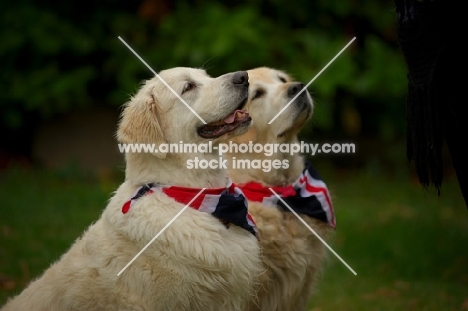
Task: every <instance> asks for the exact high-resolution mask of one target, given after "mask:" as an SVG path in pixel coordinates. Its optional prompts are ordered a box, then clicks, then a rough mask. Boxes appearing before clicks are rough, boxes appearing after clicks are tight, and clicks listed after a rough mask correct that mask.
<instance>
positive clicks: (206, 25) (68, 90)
mask: <svg viewBox="0 0 468 311" xmlns="http://www.w3.org/2000/svg"><path fill="white" fill-rule="evenodd" d="M362 2H363V1H361V3H360V4H359V5H357V4H356V3H354V2H346V3H343V2H338V1H317V2H315V3H309V2H308V1H297V3H294V4H293V3H290V4H285V3H284V2H281V1H273V0H270V1H258V0H257V1H249V2H246V3H238V2H232V3H231V2H225V3H224V4H221V3H219V2H216V1H196V2H194V1H188V0H185V1H178V2H176V4H173V5H172V7H170V9H169V11H168V13H167V14H165V15H164V16H163V17H162V18H158V19H156V18H152V19H151V18H147V19H143V18H142V17H140V16H139V15H138V12H139V11H138V9H139V8H141V7H140V6H141V5H142V3H140V4H132V5H130V4H127V3H124V2H123V1H117V2H109V3H107V2H103V3H100V4H95V6H94V7H88V8H86V9H81V8H79V7H78V6H77V5H74V4H73V3H68V4H61V5H55V6H47V5H45V4H42V5H41V4H32V3H28V2H21V1H20V2H14V3H9V4H5V6H6V8H5V10H2V12H1V13H0V18H1V19H2V20H3V21H4V23H5V26H4V27H2V30H0V40H1V42H2V45H1V47H0V59H1V60H2V66H3V70H2V74H1V76H0V79H1V83H2V86H3V92H2V93H1V94H0V112H1V114H2V117H1V118H2V119H1V122H2V123H4V124H6V126H7V127H21V126H22V125H24V124H23V123H22V122H24V115H25V114H33V115H35V116H37V118H39V119H41V120H42V119H46V118H48V117H50V116H53V115H54V114H55V113H60V112H67V111H71V110H72V109H73V108H75V107H80V106H84V105H90V104H96V103H100V104H102V103H104V104H110V105H115V106H119V105H121V104H122V103H124V102H125V101H126V100H127V99H128V96H129V94H132V93H133V92H135V91H136V90H137V88H138V85H139V83H140V81H141V80H143V79H147V78H150V77H151V76H152V73H151V71H149V70H148V69H147V68H146V67H145V66H144V65H143V64H142V63H141V62H140V60H138V59H137V58H136V57H135V56H134V55H133V54H132V53H131V52H130V51H129V50H128V49H127V48H126V47H125V46H124V45H123V44H122V43H121V42H120V41H119V40H118V39H117V37H118V36H121V37H122V38H123V39H124V40H125V41H126V42H127V43H128V44H129V45H130V46H132V47H133V48H134V49H135V51H136V52H137V53H139V54H140V55H141V56H142V57H143V59H145V60H146V62H147V63H148V64H149V65H150V66H152V68H154V69H155V70H156V71H159V70H161V69H166V68H170V67H174V66H191V67H203V68H206V69H207V71H208V73H209V74H211V75H213V76H217V75H220V74H223V73H226V72H229V71H236V70H246V69H250V68H253V67H257V66H270V67H275V68H279V69H283V70H285V71H287V72H289V73H290V74H292V75H293V76H294V77H296V78H297V79H298V80H301V81H303V82H304V83H307V82H308V81H310V80H311V79H312V78H313V77H314V76H315V75H316V74H317V73H318V72H319V71H320V70H321V69H322V68H323V66H325V65H326V64H327V63H328V62H329V61H330V60H331V59H332V58H333V57H334V56H335V55H336V54H337V53H338V52H339V51H340V50H341V49H342V48H343V47H344V46H345V45H346V44H347V43H348V42H349V41H350V40H351V39H352V38H353V37H354V36H356V37H357V40H356V41H355V42H354V43H353V44H352V45H351V46H350V47H349V48H348V49H347V50H345V51H344V52H343V53H342V55H341V56H340V57H339V58H337V59H336V61H335V62H334V63H333V64H331V65H330V67H328V68H327V69H326V70H325V71H324V72H323V73H322V74H321V75H320V76H319V77H318V78H317V80H316V81H314V82H313V83H312V85H311V86H310V88H309V90H310V91H311V92H312V93H313V94H314V98H316V99H317V103H318V104H319V106H320V107H317V109H316V115H315V123H314V125H315V126H316V127H318V128H323V129H327V130H331V129H333V128H336V127H337V126H339V124H337V122H338V121H337V120H336V119H334V117H333V115H334V114H336V111H338V110H339V109H340V103H339V102H340V100H341V98H340V96H337V90H341V92H342V93H344V94H347V96H346V97H347V98H348V101H349V98H354V101H352V102H351V103H350V105H351V106H353V107H354V109H355V110H358V111H360V113H361V114H363V117H366V111H365V110H363V109H361V108H360V106H359V105H360V101H361V100H364V101H366V102H370V103H374V104H375V105H377V106H379V107H381V109H380V110H378V111H379V114H378V115H372V116H371V117H372V118H376V119H377V120H382V121H384V120H386V119H388V114H387V113H386V112H387V111H389V110H395V109H394V108H392V107H396V106H397V107H400V108H396V109H397V111H398V113H402V112H403V109H404V96H405V90H406V75H405V68H404V62H403V60H402V57H401V55H400V51H399V50H398V48H397V46H396V43H395V34H394V12H393V5H392V2H391V1H389V2H383V3H381V2H375V1H370V0H367V1H364V3H362ZM167 3H168V2H167ZM169 6H170V5H169ZM338 112H339V111H338ZM398 113H396V114H391V116H392V118H394V117H397V118H402V115H398ZM403 113H404V112H403ZM391 121H395V122H387V123H388V124H396V125H398V128H396V129H395V131H396V132H398V131H399V132H402V131H403V126H402V123H401V122H398V120H394V119H392V120H391ZM377 130H379V129H377Z"/></svg>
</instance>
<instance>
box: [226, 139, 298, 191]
mask: <svg viewBox="0 0 468 311" xmlns="http://www.w3.org/2000/svg"><path fill="white" fill-rule="evenodd" d="M296 142H297V139H295V138H291V139H290V140H288V141H286V142H282V143H285V144H292V143H296ZM255 143H259V144H262V145H264V144H266V142H264V141H256V142H255ZM233 158H235V160H234V159H233ZM226 159H228V174H229V176H230V177H231V179H232V180H233V182H235V183H239V184H242V183H247V182H251V181H256V182H260V183H262V184H265V185H268V186H287V185H290V184H292V183H294V182H295V181H296V180H297V178H298V177H299V175H300V174H301V172H302V170H303V169H304V158H303V157H302V156H301V155H300V154H294V155H290V154H289V153H273V155H272V156H270V157H268V156H265V155H264V154H263V153H262V154H258V153H230V154H227V155H226ZM239 159H241V160H248V161H249V162H250V163H252V161H253V160H260V161H264V160H269V161H273V160H276V159H277V160H279V161H281V162H282V163H283V161H286V163H287V164H288V168H280V169H275V168H273V167H271V169H270V171H269V172H265V171H264V170H263V168H250V169H240V168H237V169H235V168H233V167H234V166H233V164H234V163H233V162H234V161H237V160H239ZM236 166H237V167H239V165H236Z"/></svg>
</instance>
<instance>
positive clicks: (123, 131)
mask: <svg viewBox="0 0 468 311" xmlns="http://www.w3.org/2000/svg"><path fill="white" fill-rule="evenodd" d="M160 77H161V78H162V79H163V80H164V81H166V82H167V84H168V85H169V86H171V88H172V89H173V90H174V91H175V92H176V93H177V94H178V95H179V96H180V97H181V98H182V99H184V101H185V102H186V103H187V104H188V105H189V106H190V107H191V108H192V109H193V110H194V111H196V112H197V114H198V115H199V116H200V117H201V118H202V119H203V120H206V122H208V124H203V122H202V121H201V120H200V119H199V118H198V117H197V116H196V115H195V114H193V113H192V112H190V111H189V110H188V108H187V107H185V106H184V104H183V103H182V102H181V101H180V99H178V98H177V96H175V95H174V94H173V93H172V92H171V90H170V89H169V88H168V87H167V86H166V85H165V84H164V83H162V81H160V80H159V79H158V77H154V78H152V79H150V80H148V81H146V83H145V84H144V85H143V86H142V87H141V88H140V90H139V91H138V92H137V94H136V96H134V97H133V98H131V100H130V101H129V102H128V103H127V104H126V106H125V108H124V110H123V112H122V116H121V120H120V123H119V127H118V130H117V139H118V141H119V142H120V143H148V144H157V145H162V144H164V143H176V144H178V143H179V142H180V141H183V142H190V143H205V142H207V141H212V142H213V143H219V142H220V141H223V140H225V139H228V138H232V137H233V136H235V135H239V134H242V133H243V132H245V131H246V129H247V128H248V126H249V125H250V120H251V119H250V117H249V116H248V113H245V112H244V111H242V110H241V109H242V108H243V105H244V104H245V102H246V99H247V96H248V85H249V84H248V75H247V73H246V72H245V71H242V72H235V73H229V74H226V75H222V76H220V77H218V78H212V77H210V76H208V75H207V74H206V73H205V71H203V70H200V69H194V68H185V67H178V68H173V69H168V70H165V71H162V72H161V73H160ZM195 156H196V157H198V158H199V159H206V160H217V159H218V154H217V153H202V152H201V153H193V154H184V153H175V152H172V153H171V152H157V153H156V152H153V153H148V152H146V153H144V152H141V153H139V152H129V153H126V172H125V175H126V176H125V181H124V182H123V183H122V184H121V185H120V187H119V188H118V189H117V190H116V191H115V193H114V194H113V196H112V198H111V199H110V200H109V203H108V205H107V207H106V208H105V209H104V211H103V213H102V215H101V217H100V218H99V220H97V221H96V222H95V223H94V224H92V225H91V226H90V227H89V228H88V229H87V230H86V232H84V234H83V235H82V236H81V237H80V238H79V239H77V240H76V242H75V243H74V244H73V245H72V246H71V248H70V249H69V250H68V252H66V253H65V254H64V255H63V256H61V258H60V259H59V260H58V261H57V262H56V263H54V264H53V265H52V266H51V267H50V268H48V269H47V270H46V271H45V272H44V274H43V275H42V276H41V277H39V278H38V279H36V280H35V281H33V282H32V283H31V284H30V285H29V286H28V287H27V288H26V289H25V290H24V291H23V292H22V293H20V294H19V295H18V296H16V297H14V298H12V299H10V300H9V301H8V302H7V304H6V305H5V306H4V308H3V309H2V310H4V311H10V310H14V311H18V310H21V311H22V310H44V311H45V310H47V311H51V310H52V311H54V310H60V311H63V310H86V311H89V310H119V311H122V310H161V311H167V310H187V311H189V310H190V311H193V310H200V311H206V310H216V311H219V310H245V305H246V303H247V302H248V301H249V300H252V299H254V298H253V296H254V294H255V293H254V287H255V286H256V285H255V284H256V279H257V277H258V275H259V274H260V273H261V272H262V271H263V270H262V269H263V267H262V263H261V258H260V251H259V246H258V240H257V238H256V237H255V235H254V234H252V232H251V231H249V230H246V229H245V228H242V227H241V226H238V225H236V224H235V223H230V224H229V223H227V222H226V221H225V219H222V220H223V221H220V220H221V219H218V218H220V217H215V216H213V215H214V214H210V213H208V212H202V211H201V208H200V210H196V209H194V208H187V209H186V210H184V211H183V213H181V214H180V216H179V217H178V218H177V219H176V220H175V221H173V223H171V224H170V226H168V227H167V229H166V230H165V231H164V232H163V233H162V234H161V235H160V236H159V237H158V238H157V239H155V240H154V242H153V243H151V244H150V243H149V242H150V241H151V240H152V239H153V238H155V236H156V234H158V232H160V231H161V230H162V229H163V228H164V227H165V226H166V225H167V224H169V222H170V221H171V220H172V219H173V218H174V217H175V216H176V215H177V214H178V212H180V211H182V209H183V208H184V206H185V204H184V203H181V201H179V200H177V201H176V199H174V198H173V197H171V196H169V195H167V192H164V191H163V190H161V189H168V188H164V187H165V186H178V187H181V189H182V188H183V189H189V190H190V189H192V190H193V189H197V190H198V188H202V187H203V188H205V187H206V188H209V189H208V190H210V189H211V188H213V189H226V187H227V186H229V184H228V183H229V179H228V177H227V172H226V170H225V169H191V170H190V169H187V168H186V162H187V160H188V159H191V158H193V157H195ZM148 183H153V186H154V188H153V187H152V188H151V189H146V190H148V191H144V193H140V195H138V194H137V195H135V191H136V190H137V189H140V190H141V189H144V187H145V185H148ZM196 193H197V192H192V194H191V195H190V196H189V197H190V198H191V197H194V196H195V194H196ZM142 194H143V195H142ZM235 197H236V198H239V197H240V196H239V195H237V196H235ZM130 198H132V200H130ZM129 200H130V201H129ZM242 200H245V199H244V198H243V197H242ZM129 202H130V203H131V204H128V203H129ZM208 207H209V206H208ZM147 245H149V246H148V247H147V248H146V249H144V247H145V246H147ZM141 250H144V251H143V252H142V253H141V255H140V256H139V257H137V258H136V260H135V261H134V262H132V263H131V264H130V265H128V268H126V270H123V268H124V267H125V266H126V265H127V264H128V263H130V262H131V260H132V258H134V256H135V255H137V254H138V253H139V252H140V251H141ZM119 271H120V272H121V273H120V275H118V274H119Z"/></svg>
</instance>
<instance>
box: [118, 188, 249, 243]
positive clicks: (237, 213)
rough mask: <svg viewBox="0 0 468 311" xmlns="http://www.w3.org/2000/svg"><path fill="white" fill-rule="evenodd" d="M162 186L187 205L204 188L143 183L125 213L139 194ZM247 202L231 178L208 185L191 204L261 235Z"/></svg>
mask: <svg viewBox="0 0 468 311" xmlns="http://www.w3.org/2000/svg"><path fill="white" fill-rule="evenodd" d="M158 189H159V190H160V191H162V192H163V193H164V194H166V195H167V196H168V197H171V198H173V199H174V200H176V201H177V202H179V203H181V204H185V205H186V204H188V203H190V201H191V200H192V199H193V198H194V197H195V196H196V195H197V194H198V193H199V192H200V191H201V190H202V189H198V188H186V187H178V186H162V185H157V184H154V183H149V184H146V185H144V186H142V187H140V188H139V189H138V190H137V191H135V193H134V194H133V196H132V197H131V199H130V200H128V201H127V202H125V204H124V205H123V206H122V213H124V214H126V213H127V212H128V211H129V210H130V207H131V206H132V205H133V204H134V203H135V202H136V200H138V198H140V197H142V196H145V195H149V194H152V193H154V192H155V191H157V190H158ZM247 204H248V203H247V199H246V198H245V196H244V194H243V193H242V191H241V190H240V189H239V188H238V187H237V186H236V185H235V184H233V183H232V181H231V180H229V184H228V186H227V187H226V188H209V189H205V190H204V191H203V192H202V193H201V194H200V195H199V196H198V197H197V198H196V199H195V200H194V201H193V202H192V203H190V207H191V208H193V209H196V210H198V211H201V212H205V213H209V214H211V215H213V216H215V217H216V218H218V219H219V220H220V221H221V222H222V223H224V224H225V225H226V226H228V225H229V224H233V225H236V226H239V227H241V228H244V229H245V230H248V231H249V232H250V233H252V234H253V235H255V236H257V227H256V226H255V222H254V220H253V218H252V216H251V215H250V214H249V213H248V210H247ZM257 238H258V236H257Z"/></svg>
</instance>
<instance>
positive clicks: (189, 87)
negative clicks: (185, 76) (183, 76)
mask: <svg viewBox="0 0 468 311" xmlns="http://www.w3.org/2000/svg"><path fill="white" fill-rule="evenodd" d="M195 87H196V84H195V83H193V82H187V83H185V85H184V89H183V90H182V94H184V93H185V92H188V91H190V90H192V89H194V88H195Z"/></svg>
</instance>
